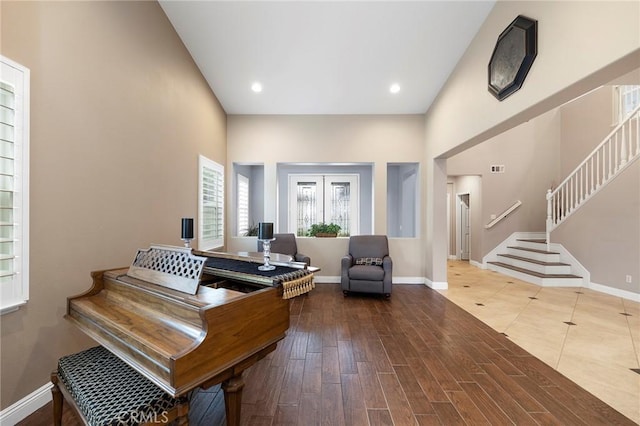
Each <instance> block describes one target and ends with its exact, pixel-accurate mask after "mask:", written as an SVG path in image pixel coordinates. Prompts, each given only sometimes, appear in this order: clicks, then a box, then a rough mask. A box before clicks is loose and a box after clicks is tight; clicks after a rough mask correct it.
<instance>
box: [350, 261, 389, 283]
mask: <svg viewBox="0 0 640 426" xmlns="http://www.w3.org/2000/svg"><path fill="white" fill-rule="evenodd" d="M349 278H350V279H352V280H361V281H362V280H363V281H382V280H383V279H384V269H382V267H380V266H372V265H354V266H352V267H351V268H349Z"/></svg>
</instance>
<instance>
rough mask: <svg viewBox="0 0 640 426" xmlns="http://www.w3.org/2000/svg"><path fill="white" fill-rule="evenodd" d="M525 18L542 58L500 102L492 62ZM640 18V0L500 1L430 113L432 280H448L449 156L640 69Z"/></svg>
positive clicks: (428, 260) (428, 262) (427, 233)
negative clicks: (502, 40) (505, 36)
mask: <svg viewBox="0 0 640 426" xmlns="http://www.w3.org/2000/svg"><path fill="white" fill-rule="evenodd" d="M519 14H522V15H525V16H528V17H530V18H533V19H537V20H538V30H539V35H538V56H537V57H536V60H535V62H534V64H533V66H532V68H531V70H530V72H529V74H528V76H527V79H526V81H525V83H524V85H523V87H522V88H521V89H520V90H519V91H518V92H516V93H514V94H513V95H511V96H510V97H508V98H507V99H505V100H504V101H502V102H499V101H497V100H496V99H495V98H494V97H493V96H492V95H491V94H490V93H489V92H488V91H487V63H488V60H489V58H490V56H491V53H492V51H493V47H494V45H495V42H496V39H497V37H498V35H499V34H500V33H501V32H502V31H503V30H504V28H506V26H507V25H508V24H509V23H510V22H511V21H513V19H514V18H515V17H516V16H518V15H519ZM638 16H640V4H639V3H638V2H610V1H601V2H599V1H596V2H557V1H529V2H524V1H523V2H520V1H513V2H511V1H499V2H497V3H496V5H495V7H494V9H493V10H492V12H491V14H490V15H489V16H488V18H487V20H486V21H485V23H484V24H483V26H482V27H481V28H480V31H479V32H478V34H477V35H476V37H475V38H474V40H473V41H472V43H471V44H470V46H469V48H468V49H467V52H466V53H465V54H464V56H463V57H462V58H461V60H460V62H459V63H458V65H457V67H456V69H455V70H454V72H453V73H452V75H451V76H450V78H449V80H448V81H447V83H446V85H445V86H444V87H443V89H442V91H441V92H440V94H439V95H438V97H437V99H436V101H435V102H434V104H433V105H432V106H431V108H430V109H429V111H427V114H426V122H425V141H426V153H425V154H426V155H425V160H424V161H425V166H426V167H425V171H424V174H423V176H424V187H423V188H424V195H425V196H426V197H427V200H426V203H427V205H426V212H425V217H424V219H423V220H424V224H425V225H426V226H425V227H424V238H425V241H426V243H427V247H426V257H425V268H426V275H427V278H428V279H431V280H433V281H438V282H439V281H446V262H445V259H446V243H447V235H446V205H445V204H446V203H444V202H443V201H442V200H443V199H446V174H447V172H446V166H445V167H444V168H443V166H442V160H441V158H446V157H449V156H451V155H454V154H456V153H459V152H461V151H463V150H464V149H467V148H470V147H471V146H474V145H476V144H477V143H480V142H482V141H485V140H487V139H488V138H490V137H493V136H496V135H498V134H500V133H502V132H504V131H505V130H508V129H510V128H512V127H515V126H516V125H518V124H521V123H523V122H525V121H527V120H529V119H531V118H533V117H536V116H538V115H540V114H541V113H544V112H546V111H549V110H550V109H552V108H555V107H557V106H559V105H560V104H562V103H564V102H566V101H568V100H570V99H573V98H574V97H576V96H578V95H580V94H582V93H585V92H586V91H587V90H590V89H593V88H595V87H597V86H599V85H601V84H604V83H605V82H607V81H610V80H612V79H613V78H615V77H617V76H620V75H622V74H625V73H628V72H630V71H631V70H633V69H635V68H637V66H638V61H639V60H640V21H639V20H638ZM595 29H597V30H595ZM462 123H463V124H462ZM434 159H438V160H436V161H434Z"/></svg>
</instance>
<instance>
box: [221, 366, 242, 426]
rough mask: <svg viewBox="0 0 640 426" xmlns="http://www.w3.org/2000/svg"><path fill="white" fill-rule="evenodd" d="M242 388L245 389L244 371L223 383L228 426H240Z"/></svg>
mask: <svg viewBox="0 0 640 426" xmlns="http://www.w3.org/2000/svg"><path fill="white" fill-rule="evenodd" d="M242 388H244V380H243V379H242V371H241V372H240V373H238V374H236V375H235V376H233V377H231V378H229V379H227V380H225V381H224V382H222V390H223V391H224V408H225V412H226V414H227V426H239V425H240V409H241V408H242Z"/></svg>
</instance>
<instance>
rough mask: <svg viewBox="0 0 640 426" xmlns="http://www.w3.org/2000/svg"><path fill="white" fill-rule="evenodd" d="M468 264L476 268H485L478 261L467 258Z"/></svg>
mask: <svg viewBox="0 0 640 426" xmlns="http://www.w3.org/2000/svg"><path fill="white" fill-rule="evenodd" d="M469 264H470V265H472V266H475V267H476V268H480V269H487V268H486V266H485V265H483V264H482V263H480V262H476V261H475V260H469Z"/></svg>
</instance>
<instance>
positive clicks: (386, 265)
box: [382, 255, 393, 273]
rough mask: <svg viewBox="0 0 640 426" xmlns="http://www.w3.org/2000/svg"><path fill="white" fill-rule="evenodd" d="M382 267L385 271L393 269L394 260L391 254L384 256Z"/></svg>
mask: <svg viewBox="0 0 640 426" xmlns="http://www.w3.org/2000/svg"><path fill="white" fill-rule="evenodd" d="M382 269H384V272H385V273H386V272H391V271H392V270H393V260H391V257H390V256H389V255H387V256H385V257H383V258H382Z"/></svg>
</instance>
